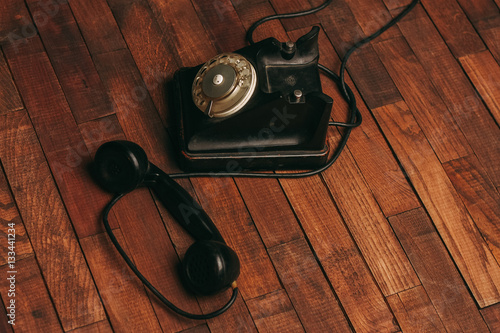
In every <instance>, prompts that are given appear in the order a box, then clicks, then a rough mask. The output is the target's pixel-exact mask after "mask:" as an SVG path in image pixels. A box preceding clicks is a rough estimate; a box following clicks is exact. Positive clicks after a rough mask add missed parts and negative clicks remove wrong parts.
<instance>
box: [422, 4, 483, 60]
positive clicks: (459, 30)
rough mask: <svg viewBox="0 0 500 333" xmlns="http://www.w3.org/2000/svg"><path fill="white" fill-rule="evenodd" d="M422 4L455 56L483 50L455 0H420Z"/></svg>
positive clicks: (479, 39)
mask: <svg viewBox="0 0 500 333" xmlns="http://www.w3.org/2000/svg"><path fill="white" fill-rule="evenodd" d="M422 5H423V6H424V8H425V9H426V11H427V12H428V13H429V16H430V17H431V18H432V21H433V22H434V24H435V25H436V27H437V28H438V30H439V32H440V34H441V36H443V38H444V40H445V41H446V44H448V46H449V47H450V50H451V51H452V52H453V54H454V55H455V57H457V58H458V57H462V56H465V55H467V54H473V53H477V52H480V51H483V50H485V48H486V47H485V45H484V44H483V42H482V40H481V38H480V37H479V36H478V35H477V33H476V31H475V30H474V27H473V26H472V24H471V23H470V22H469V20H468V19H467V16H465V14H464V12H463V10H462V8H460V5H459V4H458V3H457V1H456V0H445V1H432V0H430V1H429V0H422Z"/></svg>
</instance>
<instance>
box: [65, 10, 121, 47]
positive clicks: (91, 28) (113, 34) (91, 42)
mask: <svg viewBox="0 0 500 333" xmlns="http://www.w3.org/2000/svg"><path fill="white" fill-rule="evenodd" d="M68 2H69V5H70V7H71V11H72V12H73V15H74V16H75V19H76V21H77V23H78V27H79V28H80V31H81V32H82V35H83V38H84V39H85V43H86V44H87V47H88V49H89V52H90V54H92V55H93V56H94V55H96V54H99V53H104V52H111V51H116V50H120V49H125V48H127V45H126V44H125V41H124V40H123V37H122V34H121V32H120V29H119V28H118V25H117V24H116V22H115V19H114V18H113V14H112V13H111V10H110V9H109V6H108V4H107V3H106V0H68Z"/></svg>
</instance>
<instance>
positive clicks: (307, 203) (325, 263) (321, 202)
mask: <svg viewBox="0 0 500 333" xmlns="http://www.w3.org/2000/svg"><path fill="white" fill-rule="evenodd" d="M280 182H281V184H282V185H283V189H284V190H285V193H286V195H287V197H288V199H289V201H290V203H291V204H292V206H293V209H294V211H295V213H296V215H297V217H298V219H299V221H300V223H301V225H302V228H303V229H304V232H305V233H306V235H307V237H308V240H309V242H310V243H311V246H312V248H313V249H314V252H315V255H316V256H317V257H318V260H319V262H320V263H321V266H322V268H323V270H324V271H325V274H326V275H327V276H328V280H329V281H330V283H331V285H332V287H333V289H334V290H335V293H336V295H337V297H338V299H339V301H340V303H341V304H342V307H343V308H344V310H345V313H346V314H347V316H348V318H349V321H350V322H351V323H352V326H353V328H354V330H355V331H356V332H386V331H387V332H392V331H397V329H398V327H397V325H395V324H394V317H393V315H392V313H391V311H390V310H389V308H388V306H387V304H386V302H385V299H384V297H383V296H382V293H381V292H380V289H379V287H378V286H377V284H376V283H375V281H374V279H373V276H372V275H371V273H370V270H369V269H368V267H367V265H366V262H365V260H364V259H363V257H362V256H361V254H360V253H359V250H358V248H357V246H356V244H355V243H354V241H353V239H352V236H351V235H350V233H349V231H348V230H347V228H346V226H345V225H344V223H343V220H342V218H341V217H340V215H339V213H338V211H337V208H336V206H335V204H334V203H333V202H332V200H331V198H330V193H329V192H328V190H327V189H326V188H325V186H324V185H323V182H322V179H321V178H320V177H319V176H314V177H308V178H304V179H300V180H299V179H282V180H280ZM353 274H354V275H353ZM303 302H304V303H305V305H304V306H305V307H306V308H308V305H307V304H308V303H307V302H311V301H310V300H309V297H305V298H304V299H303ZM295 308H296V309H298V308H297V305H295Z"/></svg>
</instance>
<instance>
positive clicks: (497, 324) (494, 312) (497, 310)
mask: <svg viewBox="0 0 500 333" xmlns="http://www.w3.org/2000/svg"><path fill="white" fill-rule="evenodd" d="M481 314H482V315H483V318H484V321H485V322H486V324H488V327H489V329H490V331H491V332H497V331H498V330H500V304H498V303H497V304H495V305H492V306H489V307H487V308H484V309H481Z"/></svg>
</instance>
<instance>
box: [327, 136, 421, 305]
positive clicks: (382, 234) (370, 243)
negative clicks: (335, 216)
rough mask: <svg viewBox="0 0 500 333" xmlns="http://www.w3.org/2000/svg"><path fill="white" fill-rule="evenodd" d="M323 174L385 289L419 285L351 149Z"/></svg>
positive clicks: (396, 289) (393, 290)
mask: <svg viewBox="0 0 500 333" xmlns="http://www.w3.org/2000/svg"><path fill="white" fill-rule="evenodd" d="M332 132H333V131H332V130H330V134H329V136H330V139H331V138H332V137H333V136H334V135H332ZM332 141H333V140H332ZM331 144H333V143H332V142H331ZM322 177H323V179H324V180H325V182H326V184H327V186H328V189H329V190H330V192H331V194H332V196H333V198H335V202H336V204H337V207H338V209H339V211H340V213H341V214H342V217H343V218H344V221H345V223H346V225H347V227H348V228H349V231H350V233H351V234H352V236H353V238H354V240H355V241H356V244H357V246H358V247H359V249H360V251H361V253H362V255H363V257H364V258H365V260H366V262H367V264H368V266H369V267H370V270H371V272H372V274H373V275H374V277H375V279H376V281H377V283H378V285H379V286H380V288H381V290H382V293H383V294H384V295H385V296H387V295H392V294H394V293H397V292H400V291H402V290H405V289H408V288H411V287H415V286H417V285H418V284H419V281H418V278H417V276H416V275H415V272H414V271H413V268H412V267H411V265H410V262H409V261H408V258H407V257H406V255H405V253H404V251H403V249H402V248H401V245H400V244H399V242H398V240H397V238H396V236H395V235H394V233H393V231H392V229H391V227H390V225H389V223H388V221H387V219H386V218H385V216H384V214H383V213H382V211H381V210H380V207H379V206H378V204H377V202H376V200H375V198H374V197H373V195H372V193H371V191H370V189H369V188H368V186H367V184H366V182H365V180H364V179H363V176H362V174H361V172H360V171H359V169H358V168H357V166H356V162H355V161H354V160H353V158H352V155H351V154H350V153H349V151H348V150H346V151H345V152H344V153H343V154H342V155H341V156H340V157H339V159H338V160H337V163H336V164H335V165H334V166H332V167H331V168H329V169H328V170H325V171H324V172H323V174H322ZM353 202H355V203H356V204H355V206H356V209H352V203H353Z"/></svg>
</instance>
